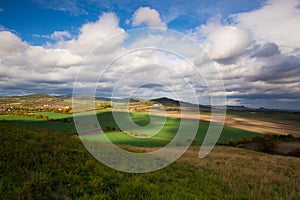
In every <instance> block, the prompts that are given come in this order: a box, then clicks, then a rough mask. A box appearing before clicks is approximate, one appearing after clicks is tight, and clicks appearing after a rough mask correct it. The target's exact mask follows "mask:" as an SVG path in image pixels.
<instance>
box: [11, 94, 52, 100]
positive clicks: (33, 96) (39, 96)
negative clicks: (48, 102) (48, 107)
mask: <svg viewBox="0 0 300 200" xmlns="http://www.w3.org/2000/svg"><path fill="white" fill-rule="evenodd" d="M12 97H13V98H22V99H40V98H52V96H50V95H48V94H28V95H22V96H12Z"/></svg>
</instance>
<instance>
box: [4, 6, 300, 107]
mask: <svg viewBox="0 0 300 200" xmlns="http://www.w3.org/2000/svg"><path fill="white" fill-rule="evenodd" d="M299 5H300V1H299V0H286V1H281V0H216V1H211V0H201V1H200V0H191V1H180V0H175V1H145V0H134V1H122V0H112V1H109V0H103V1H97V0H53V1H49V0H18V1H17V0H10V1H6V0H0V61H1V62H0V85H1V87H0V95H21V94H28V93H48V94H69V93H71V92H72V89H73V84H74V81H75V78H76V74H77V72H78V71H79V69H80V67H82V65H83V62H84V60H85V59H86V58H88V57H90V52H91V51H92V50H93V49H95V48H97V47H98V46H99V45H101V44H102V43H103V42H105V41H107V40H108V39H109V38H110V37H111V36H113V35H115V34H120V35H119V36H118V37H117V38H115V41H110V42H108V44H111V46H107V49H110V50H117V51H119V52H121V51H126V50H127V51H128V50H129V47H128V40H126V32H127V33H128V31H129V32H130V30H132V29H135V28H140V27H160V28H163V29H164V30H165V31H166V30H175V31H178V32H179V33H182V34H185V35H186V36H187V37H189V38H190V39H191V40H193V41H196V42H198V44H199V45H200V46H202V47H203V49H204V50H205V53H206V54H207V55H208V56H209V58H210V59H211V60H212V61H213V62H214V67H215V68H216V69H217V70H218V73H220V75H221V77H222V81H223V82H224V87H225V92H224V93H225V94H226V97H227V101H226V102H224V103H226V104H229V105H246V106H249V107H269V108H287V109H300V100H299V98H300V90H299V88H300V83H299V77H300V50H299V49H300V37H299V34H296V33H297V32H299V31H300V23H299V21H300V10H299ZM279 27H280V28H279ZM131 33H132V34H133V33H134V32H131ZM169 33H170V34H165V35H167V36H173V35H172V33H171V32H169ZM128 34H129V36H130V33H128ZM135 34H136V33H135ZM139 35H143V32H140V33H139ZM154 35H155V34H154ZM155 36H156V37H153V35H152V36H151V35H145V38H144V39H146V41H147V42H146V43H145V41H143V38H135V39H131V40H130V43H129V44H130V45H132V46H135V45H136V46H139V45H141V43H142V42H144V43H143V44H144V45H150V46H151V45H158V46H159V45H160V44H159V43H157V39H158V38H159V37H158V36H157V35H155ZM129 38H130V37H129ZM131 38H132V37H131ZM167 39H172V37H169V38H164V40H163V41H167ZM177 40H178V41H180V38H179V37H178V38H177ZM161 42H162V41H161ZM175 44H176V42H175ZM126 45H127V46H126ZM130 45H129V46H130ZM189 45H190V44H184V45H183V44H178V45H177V46H176V45H174V43H173V44H169V46H168V47H166V48H170V47H172V48H178V49H181V51H180V50H179V52H182V53H183V54H186V55H187V57H189V56H191V57H190V60H191V61H192V62H196V60H197V59H198V58H197V57H199V56H200V55H194V54H195V53H194V52H195V50H194V49H191V46H189ZM130 48H131V47H130ZM105 51H106V50H104V49H100V50H99V49H98V50H97V53H95V55H94V56H96V55H97V56H98V57H101V58H102V60H97V65H98V66H102V65H104V60H106V59H109V56H108V53H107V52H105ZM193 51H194V52H193ZM143 56H144V57H142V56H141V55H130V56H129V57H128V58H127V59H128V60H135V61H136V62H135V63H131V62H130V61H129V64H128V61H127V63H125V64H124V63H123V64H122V63H121V64H120V66H116V69H120V71H123V70H124V71H128V70H129V71H130V70H133V69H135V67H137V66H134V65H135V64H136V65H138V64H140V65H145V66H150V65H151V64H153V60H154V58H155V59H158V60H159V62H161V63H169V64H170V63H171V64H172V63H173V64H174V62H173V61H174V59H173V60H172V59H171V60H168V61H166V60H167V57H165V58H164V57H163V55H162V54H160V53H158V52H156V53H153V52H152V53H148V54H147V56H148V58H147V59H146V58H145V55H143ZM98 57H97V58H98ZM170 57H172V56H169V58H170ZM95 58H96V57H95ZM124 62H125V61H124ZM178 63H181V61H178ZM131 65H132V66H131ZM175 65H176V64H174V68H173V69H178V70H177V71H180V73H181V74H183V75H184V76H188V78H190V79H191V81H190V82H191V83H192V85H194V86H195V87H196V88H195V90H197V91H202V90H201V88H202V86H201V84H202V83H200V82H201V81H198V82H197V80H196V79H193V78H195V77H193V72H189V71H188V67H184V63H182V66H181V67H178V68H176V66H175ZM86 67H87V66H86ZM85 69H86V75H85V76H84V77H85V78H86V80H83V83H84V82H85V84H86V85H88V79H91V76H92V75H91V74H93V73H92V72H91V74H90V75H89V74H88V72H87V71H88V70H87V69H88V67H87V68H85ZM100 69H101V70H103V66H102V67H100ZM141 69H143V70H144V71H143V72H145V73H146V72H147V73H148V72H149V71H151V70H149V69H147V68H145V67H141ZM141 69H140V71H141ZM101 70H100V71H101ZM135 70H136V69H135ZM115 71H116V70H115ZM115 71H114V70H112V71H110V72H109V73H110V76H107V77H109V78H106V79H105V80H106V82H105V84H104V85H105V86H103V87H102V88H101V89H99V95H100V96H110V93H111V92H112V91H113V88H114V85H113V83H116V81H117V80H118V78H119V77H120V76H121V74H120V73H119V72H115ZM154 71H155V70H154ZM157 73H158V74H159V75H161V76H162V77H163V78H165V79H166V80H168V81H169V82H170V85H168V87H169V89H170V88H171V89H172V87H174V85H178V82H176V78H174V77H172V76H171V75H169V77H168V75H166V73H164V71H163V70H161V72H157ZM94 74H95V72H94ZM146 79H147V78H146ZM149 81H150V82H149V85H153V83H151V78H149ZM152 81H153V80H152ZM137 82H139V81H138V79H136V77H132V78H129V81H128V87H127V89H128V90H134V91H136V90H135V89H136V88H137V87H139V86H138V85H137ZM154 85H155V84H154ZM172 85H173V86H172ZM179 85H180V84H179ZM124 88H125V87H124ZM141 88H148V87H144V86H143V87H141ZM182 88H184V85H182ZM182 88H181V89H182ZM152 89H153V91H154V90H161V91H155V92H156V93H155V94H156V96H155V97H157V96H158V95H165V96H168V95H169V97H173V96H172V95H171V94H168V92H167V90H166V91H164V90H163V89H161V88H160V89H158V88H156V89H155V88H152ZM148 90H149V88H148ZM148 90H147V91H146V89H145V90H144V91H143V90H141V91H140V94H141V97H144V98H151V97H153V94H154V92H153V91H152V93H151V91H148ZM202 92H203V91H202ZM203 93H205V92H203ZM151 95H152V96H151ZM187 96H188V95H187ZM199 96H201V93H199ZM182 100H187V101H189V99H188V98H186V99H182ZM199 101H201V102H202V103H203V104H209V101H208V100H207V99H206V100H205V99H201V98H199Z"/></svg>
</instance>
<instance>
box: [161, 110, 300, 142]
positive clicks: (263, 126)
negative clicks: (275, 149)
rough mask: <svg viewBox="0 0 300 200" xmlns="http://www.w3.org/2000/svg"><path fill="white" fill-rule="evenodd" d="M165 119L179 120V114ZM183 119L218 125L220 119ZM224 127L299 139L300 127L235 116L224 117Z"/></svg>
mask: <svg viewBox="0 0 300 200" xmlns="http://www.w3.org/2000/svg"><path fill="white" fill-rule="evenodd" d="M167 117H172V118H181V117H182V116H181V114H180V113H167ZM184 118H185V119H198V120H202V121H208V122H209V121H213V122H215V123H220V119H221V118H220V119H218V118H217V119H215V120H211V115H209V114H201V115H197V114H192V113H190V114H186V113H185V114H184ZM225 125H226V126H230V127H234V128H239V129H243V130H248V131H253V132H257V133H262V134H271V135H289V134H291V135H293V136H295V137H300V125H299V124H292V123H288V122H279V121H275V120H266V119H249V118H242V117H235V116H226V120H225Z"/></svg>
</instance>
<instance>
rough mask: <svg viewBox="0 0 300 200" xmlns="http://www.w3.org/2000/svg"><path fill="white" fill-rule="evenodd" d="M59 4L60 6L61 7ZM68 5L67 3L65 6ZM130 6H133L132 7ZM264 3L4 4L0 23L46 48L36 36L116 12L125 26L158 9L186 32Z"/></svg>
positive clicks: (37, 0)
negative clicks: (137, 12)
mask: <svg viewBox="0 0 300 200" xmlns="http://www.w3.org/2000/svg"><path fill="white" fill-rule="evenodd" d="M58 2H59V3H58ZM64 2H65V3H64ZM129 2H130V3H129ZM262 3H263V1H261V0H260V1H255V0H223V1H211V0H205V1H199V0H198V1H178V0H177V1H140V0H138V1H137V0H135V1H92V0H88V1H80V0H74V1H73V0H66V1H44V0H17V1H16V0H11V1H6V0H1V1H0V8H2V9H3V11H2V12H1V13H0V22H1V25H2V26H3V27H4V28H7V29H9V30H13V31H15V32H16V33H17V34H18V35H19V36H20V37H21V38H22V39H24V40H26V41H27V42H29V43H31V44H35V45H43V44H44V43H45V42H46V41H47V40H45V38H39V37H36V35H50V34H51V33H53V32H54V31H57V30H67V31H69V32H71V33H73V34H78V28H79V27H80V26H82V25H83V24H85V23H87V22H89V21H95V20H97V19H98V17H99V15H101V13H103V12H114V13H116V15H117V16H118V17H119V18H120V26H121V27H122V28H124V29H125V30H128V29H132V28H133V27H132V26H130V25H126V23H125V21H126V19H130V18H131V17H132V15H133V13H134V12H135V10H136V9H138V8H139V7H151V8H153V9H156V10H157V11H158V12H159V13H160V15H161V17H162V19H163V20H164V21H167V22H168V28H169V29H174V30H177V31H183V32H184V31H186V30H189V29H192V28H194V27H196V26H199V25H200V24H202V23H205V22H206V21H207V20H208V19H209V18H211V17H213V16H215V15H216V14H221V15H222V16H224V18H223V19H222V20H224V21H226V20H228V18H227V16H229V15H231V14H234V13H238V12H243V11H250V10H253V9H255V8H258V7H259V6H260V5H261V4H262ZM50 42H51V41H50Z"/></svg>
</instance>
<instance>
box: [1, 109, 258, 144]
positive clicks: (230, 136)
mask: <svg viewBox="0 0 300 200" xmlns="http://www.w3.org/2000/svg"><path fill="white" fill-rule="evenodd" d="M118 114H119V116H121V118H122V116H123V115H124V118H125V114H126V113H125V112H118ZM36 115H43V116H47V117H48V118H53V119H60V121H49V120H41V119H36V118H31V117H26V116H11V115H0V120H3V119H5V120H9V121H12V122H14V123H16V124H21V125H25V126H31V127H39V128H45V129H49V130H54V131H57V132H62V133H67V134H73V133H75V132H76V129H75V125H74V123H71V122H72V120H73V119H72V115H70V114H60V113H51V112H45V113H37V114H36ZM80 115H82V116H89V115H90V113H89V112H87V113H81V114H80ZM131 117H132V119H133V120H134V122H135V123H137V124H138V125H140V126H145V125H147V124H149V122H150V118H149V116H148V115H147V114H146V113H137V112H133V113H131ZM97 118H98V121H99V123H100V125H101V127H102V128H103V129H105V128H106V127H109V128H112V127H114V128H117V127H118V126H117V124H116V122H115V120H114V117H113V115H112V111H109V110H106V111H97ZM153 118H155V119H157V120H158V121H159V120H160V118H161V117H159V116H153ZM62 119H66V122H63V121H61V120H62ZM180 123H181V126H183V127H186V130H189V127H190V126H191V125H192V124H193V123H192V121H191V120H182V121H181V120H180V119H174V118H167V120H166V122H165V124H164V126H163V128H162V130H160V131H159V133H157V134H156V135H154V136H152V137H149V138H141V137H134V136H131V135H127V134H125V133H124V132H115V131H106V136H107V137H108V138H109V139H110V140H111V141H112V142H113V143H115V144H121V145H131V146H148V147H149V146H164V145H166V144H168V143H169V141H170V140H171V139H172V138H173V137H174V136H175V135H176V133H177V131H178V127H179V125H180ZM208 126H209V123H208V122H200V125H199V128H198V131H197V135H196V137H195V139H194V142H193V145H201V144H202V142H203V139H204V137H205V134H206V131H207V129H208ZM131 131H132V132H135V131H136V130H131ZM153 132H155V127H154V128H153V129H146V130H142V131H139V132H138V134H140V135H143V136H147V135H151V134H152V133H153ZM187 134H189V133H187ZM259 135H260V134H258V133H254V132H250V131H245V130H241V129H237V128H232V127H224V128H223V131H222V134H221V136H220V138H219V140H218V143H219V144H227V143H228V142H230V141H238V140H241V139H243V138H246V139H249V138H252V137H255V136H259ZM104 137H105V135H103V134H97V135H90V136H83V137H82V138H84V139H87V140H90V141H103V138H104Z"/></svg>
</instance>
